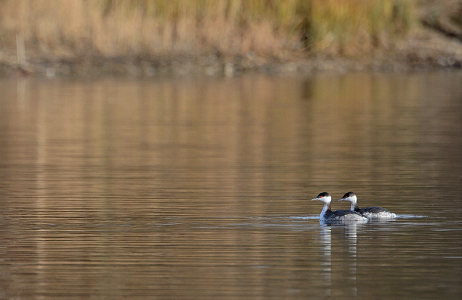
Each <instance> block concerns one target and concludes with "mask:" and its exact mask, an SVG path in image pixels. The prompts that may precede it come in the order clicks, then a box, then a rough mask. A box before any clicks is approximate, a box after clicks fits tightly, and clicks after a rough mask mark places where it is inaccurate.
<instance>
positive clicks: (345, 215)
mask: <svg viewBox="0 0 462 300" xmlns="http://www.w3.org/2000/svg"><path fill="white" fill-rule="evenodd" d="M312 200H319V201H321V202H323V203H324V207H323V209H322V211H321V214H320V215H319V221H320V222H324V223H352V222H361V223H364V222H367V218H366V217H363V216H362V215H361V214H359V213H357V212H355V211H351V210H331V208H330V202H331V200H332V197H331V196H330V195H329V193H326V192H323V193H320V194H319V195H318V196H317V197H316V198H313V199H312Z"/></svg>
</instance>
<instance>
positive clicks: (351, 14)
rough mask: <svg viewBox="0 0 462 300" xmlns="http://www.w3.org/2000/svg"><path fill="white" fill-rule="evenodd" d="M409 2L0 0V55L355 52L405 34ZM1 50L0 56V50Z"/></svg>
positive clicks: (411, 8)
mask: <svg viewBox="0 0 462 300" xmlns="http://www.w3.org/2000/svg"><path fill="white" fill-rule="evenodd" d="M412 3H413V2H412V1H409V0H348V1H344V0H311V1H306V0H195V1H192V0H157V1H149V0H86V1H85V0H72V1H68V0H3V1H0V49H4V50H3V51H9V53H16V37H17V36H21V37H23V38H24V40H25V45H26V49H27V51H28V56H29V57H39V58H47V59H59V58H64V59H69V58H70V59H72V58H75V57H82V56H85V57H88V56H91V57H108V58H111V57H129V58H133V57H155V56H164V55H169V56H175V55H200V54H210V53H219V54H221V55H225V56H233V55H246V54H250V53H252V54H256V55H262V56H271V57H284V56H287V55H288V54H289V53H293V52H294V51H306V52H308V53H327V54H346V55H350V54H353V55H354V54H360V53H365V52H368V51H370V50H371V49H374V48H376V47H380V46H382V45H384V44H387V43H389V42H390V41H392V40H394V39H396V38H397V37H399V36H401V35H403V34H405V33H406V32H407V31H408V30H409V28H410V27H411V26H412V24H413V22H414V21H413V20H414V15H415V13H414V11H415V7H414V5H413V4H412ZM0 51H2V50H0Z"/></svg>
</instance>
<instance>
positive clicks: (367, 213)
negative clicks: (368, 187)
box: [339, 192, 396, 219]
mask: <svg viewBox="0 0 462 300" xmlns="http://www.w3.org/2000/svg"><path fill="white" fill-rule="evenodd" d="M339 201H350V202H351V208H350V211H354V212H357V213H360V214H361V215H362V216H364V217H366V218H368V219H393V218H396V214H395V213H392V212H390V211H389V210H388V209H386V208H383V207H377V206H372V207H363V208H360V207H359V206H358V197H356V194H355V193H353V192H348V193H346V194H345V195H343V197H342V198H341V199H339Z"/></svg>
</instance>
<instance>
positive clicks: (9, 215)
mask: <svg viewBox="0 0 462 300" xmlns="http://www.w3.org/2000/svg"><path fill="white" fill-rule="evenodd" d="M461 82H462V73H460V72H459V73H455V72H451V73H420V74H352V75H342V76H334V75H322V76H315V77H308V78H297V77H265V76H250V75H249V76H245V77H241V78H233V79H219V78H213V79H212V78H196V79H191V78H189V79H187V78H176V79H169V78H156V79H120V78H115V79H99V80H64V79H61V80H60V79H55V80H43V79H26V80H14V79H2V80H0V90H1V91H2V93H1V96H0V116H1V118H0V211H1V213H0V299H4V298H6V299H50V298H53V299H122V298H123V299H147V298H148V299H149V298H157V299H164V298H174V299H236V298H243V299H269V298H274V299H283V298H285V299H307V298H322V297H335V298H337V299H350V298H352V297H353V296H357V297H361V298H365V297H372V298H388V299H397V298H411V297H412V298H416V299H424V298H428V299H430V298H440V299H444V298H453V299H455V298H460V297H461V296H462V151H461V149H462V85H461ZM322 191H328V192H329V193H331V194H332V195H333V197H334V199H338V198H340V197H341V196H342V195H343V194H344V193H345V192H348V191H354V192H355V193H356V194H357V195H358V197H359V204H360V205H363V206H384V207H387V208H388V209H390V210H392V211H393V212H395V213H397V214H398V215H399V218H397V219H395V220H393V221H388V222H371V223H368V224H363V225H360V224H358V225H351V226H322V225H320V224H319V219H318V215H319V213H320V211H321V208H322V207H321V203H316V202H315V201H309V199H311V198H313V197H314V196H316V195H317V194H318V193H319V192H322ZM333 207H334V208H337V209H340V208H341V209H346V208H347V207H348V205H347V204H346V203H343V202H336V201H335V202H334V203H333Z"/></svg>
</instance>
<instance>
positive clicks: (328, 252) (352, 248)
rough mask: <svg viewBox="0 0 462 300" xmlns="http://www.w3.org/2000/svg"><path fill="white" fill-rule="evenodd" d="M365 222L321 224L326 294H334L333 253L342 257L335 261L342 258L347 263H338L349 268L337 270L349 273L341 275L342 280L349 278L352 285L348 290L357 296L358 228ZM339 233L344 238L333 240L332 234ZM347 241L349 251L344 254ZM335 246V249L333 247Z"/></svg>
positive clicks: (339, 272) (337, 234)
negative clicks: (342, 249)
mask: <svg viewBox="0 0 462 300" xmlns="http://www.w3.org/2000/svg"><path fill="white" fill-rule="evenodd" d="M362 226H363V224H355V223H353V224H346V225H329V224H321V227H320V239H321V244H322V253H323V260H322V263H321V265H322V276H323V280H324V282H325V283H326V285H327V287H326V296H331V295H332V287H333V282H332V280H333V279H332V274H333V272H332V269H333V266H332V253H335V254H336V255H339V256H341V257H336V258H335V259H334V262H335V261H339V260H341V259H344V260H345V262H346V263H345V264H338V265H343V266H347V268H348V269H347V270H336V272H337V271H338V274H345V273H346V274H348V275H347V278H345V277H344V276H341V278H340V280H342V281H345V280H346V279H347V282H348V286H349V287H351V290H350V291H349V292H348V294H349V295H352V296H357V293H358V291H357V241H358V234H357V232H358V229H360V228H361V227H362ZM339 233H342V234H341V235H342V236H343V238H342V239H335V240H334V242H332V235H333V234H334V236H337V237H338V236H340V235H339ZM345 241H346V243H347V247H346V249H347V251H346V253H345V254H346V255H342V251H341V249H340V248H341V247H342V246H343V244H344V242H345ZM332 248H334V251H333V249H332ZM336 286H343V284H340V283H339V284H338V285H337V284H336Z"/></svg>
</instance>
